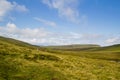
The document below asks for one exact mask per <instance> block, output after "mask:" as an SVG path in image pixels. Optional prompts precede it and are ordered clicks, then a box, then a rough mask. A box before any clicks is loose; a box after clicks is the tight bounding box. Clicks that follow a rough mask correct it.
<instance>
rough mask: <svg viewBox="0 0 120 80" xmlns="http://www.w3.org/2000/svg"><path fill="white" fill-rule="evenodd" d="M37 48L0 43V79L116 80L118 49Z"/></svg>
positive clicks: (119, 65)
mask: <svg viewBox="0 0 120 80" xmlns="http://www.w3.org/2000/svg"><path fill="white" fill-rule="evenodd" d="M22 44H24V43H22ZM30 46H33V45H30ZM33 47H34V46H33ZM38 48H39V47H36V48H31V47H29V46H23V45H16V44H12V43H11V42H9V41H6V40H0V80H120V63H119V61H120V51H119V49H120V47H119V46H112V48H111V47H106V48H99V49H98V48H94V49H89V50H88V49H87V50H81V51H77V50H76V51H71V50H70V51H69V50H52V49H50V48H39V49H38Z"/></svg>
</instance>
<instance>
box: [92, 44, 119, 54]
mask: <svg viewBox="0 0 120 80" xmlns="http://www.w3.org/2000/svg"><path fill="white" fill-rule="evenodd" d="M92 50H93V51H116V52H119V51H120V44H115V45H111V46H105V47H99V48H95V49H92Z"/></svg>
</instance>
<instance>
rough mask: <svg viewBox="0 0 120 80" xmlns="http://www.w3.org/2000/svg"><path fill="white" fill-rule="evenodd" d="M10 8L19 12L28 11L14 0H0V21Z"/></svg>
mask: <svg viewBox="0 0 120 80" xmlns="http://www.w3.org/2000/svg"><path fill="white" fill-rule="evenodd" d="M12 10H17V11H20V12H26V11H28V9H27V8H26V7H25V6H24V5H19V4H17V3H16V2H9V1H8V0H0V21H2V20H3V17H4V16H6V14H8V13H9V12H10V11H12Z"/></svg>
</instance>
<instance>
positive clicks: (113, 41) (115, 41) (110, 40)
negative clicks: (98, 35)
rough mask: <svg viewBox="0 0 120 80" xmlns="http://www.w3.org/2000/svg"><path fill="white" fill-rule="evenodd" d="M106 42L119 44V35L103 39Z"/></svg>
mask: <svg viewBox="0 0 120 80" xmlns="http://www.w3.org/2000/svg"><path fill="white" fill-rule="evenodd" d="M105 42H106V43H107V44H120V37H112V38H109V39H107V40H106V41H105Z"/></svg>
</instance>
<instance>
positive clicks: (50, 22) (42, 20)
mask: <svg viewBox="0 0 120 80" xmlns="http://www.w3.org/2000/svg"><path fill="white" fill-rule="evenodd" d="M34 19H35V20H37V21H39V22H41V23H43V24H45V25H47V26H51V27H56V26H57V25H56V23H55V22H53V21H48V20H44V19H41V18H37V17H35V18H34Z"/></svg>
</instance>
